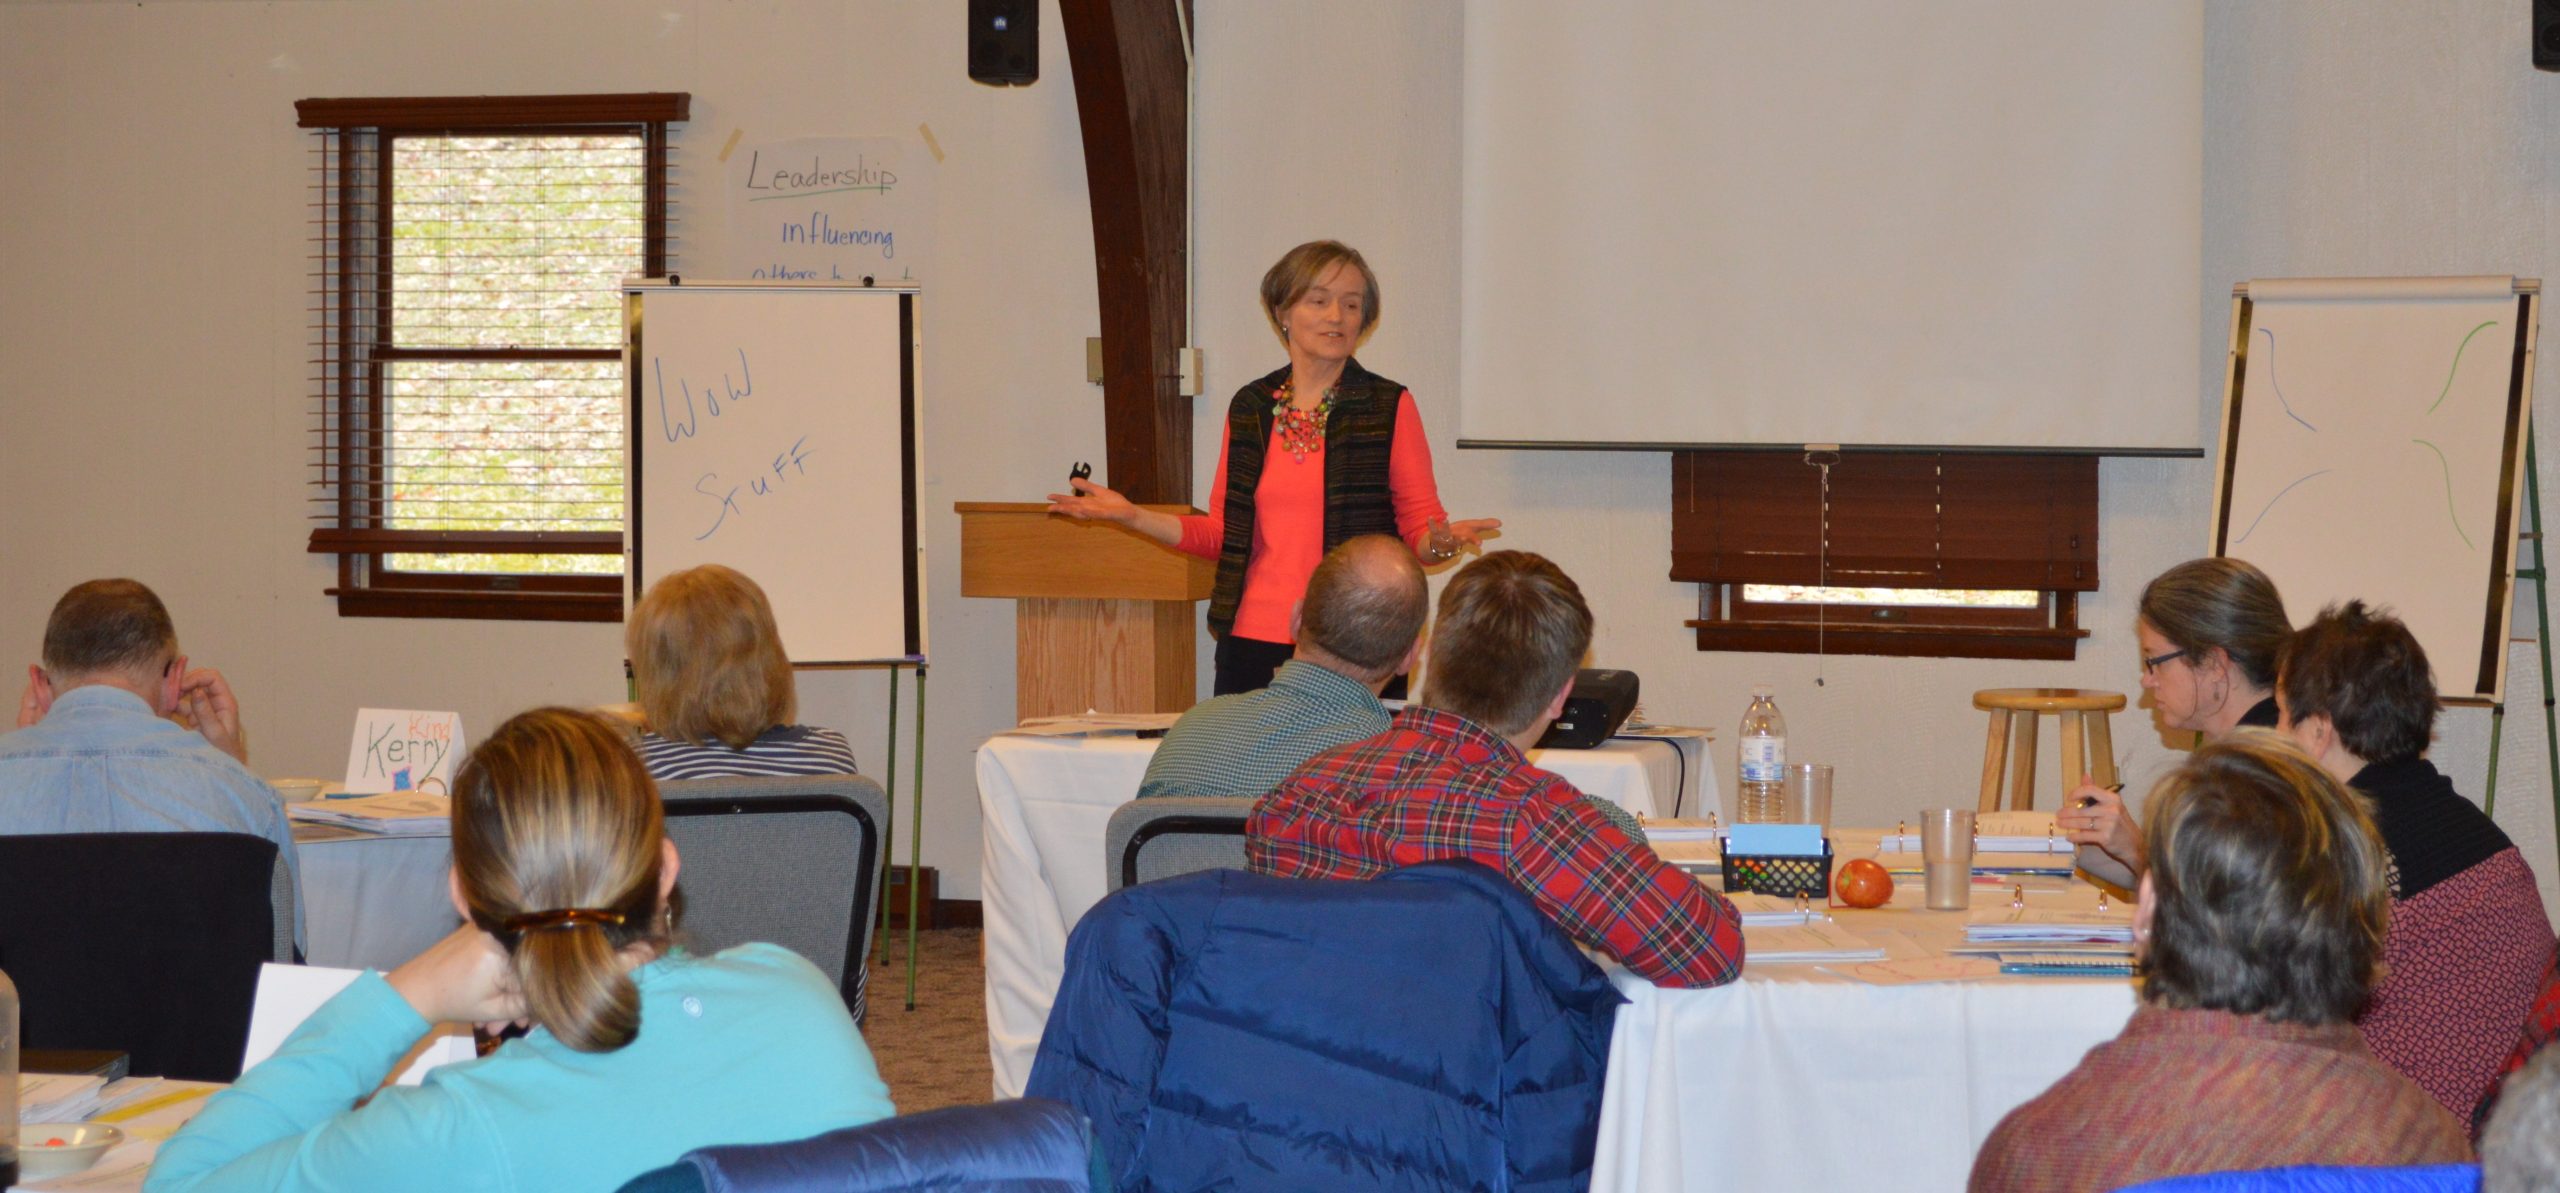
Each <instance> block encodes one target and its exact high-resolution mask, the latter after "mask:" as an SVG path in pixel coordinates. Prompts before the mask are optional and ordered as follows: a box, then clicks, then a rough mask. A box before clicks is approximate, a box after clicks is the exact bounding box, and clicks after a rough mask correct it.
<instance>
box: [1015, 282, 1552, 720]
mask: <svg viewBox="0 0 2560 1193" xmlns="http://www.w3.org/2000/svg"><path fill="white" fill-rule="evenodd" d="M1262 311H1263V314H1264V316H1265V317H1267V318H1268V319H1270V321H1271V329H1272V332H1273V333H1274V334H1276V335H1278V336H1279V337H1280V343H1281V346H1282V347H1284V348H1286V349H1288V352H1289V363H1288V365H1287V366H1286V367H1284V368H1281V369H1279V370H1277V371H1275V372H1273V373H1271V374H1270V375H1269V376H1266V377H1262V378H1260V379H1258V380H1255V381H1253V382H1251V383H1249V384H1247V385H1246V386H1245V387H1244V388H1243V389H1240V390H1238V391H1236V396H1235V400H1234V401H1233V402H1230V403H1229V404H1228V407H1227V434H1226V441H1225V446H1224V447H1222V448H1220V449H1219V453H1218V471H1217V474H1216V476H1215V477H1214V478H1213V479H1212V480H1211V481H1210V482H1209V502H1208V506H1209V512H1208V513H1206V514H1197V515H1192V516H1189V517H1176V516H1175V515H1172V514H1167V513H1163V512H1160V511H1156V510H1149V509H1141V508H1139V507H1138V506H1136V505H1134V504H1131V503H1130V501H1129V500H1128V499H1127V498H1125V497H1123V496H1121V495H1120V494H1119V493H1117V492H1114V491H1112V490H1110V489H1106V488H1103V487H1102V486H1100V485H1097V484H1094V483H1092V482H1091V481H1087V480H1081V479H1079V480H1075V481H1072V482H1070V483H1071V484H1072V485H1073V486H1074V488H1075V492H1073V493H1052V494H1050V495H1049V501H1050V505H1049V510H1050V512H1051V513H1058V514H1065V515H1067V516H1068V517H1071V518H1079V519H1084V518H1090V519H1096V520H1100V521H1105V522H1114V523H1118V524H1119V525H1122V526H1126V527H1128V528H1129V529H1131V530H1134V531H1136V532H1138V533H1140V534H1143V535H1145V536H1147V537H1148V538H1151V539H1154V540H1155V541H1157V542H1159V543H1163V544H1165V545H1166V546H1169V547H1176V548H1179V549H1181V550H1183V551H1186V552H1189V553H1190V554H1193V555H1198V556H1201V557H1203V558H1207V559H1215V560H1217V561H1218V579H1217V586H1216V588H1215V589H1214V590H1213V591H1212V593H1211V595H1210V599H1209V632H1210V633H1212V634H1215V635H1217V636H1218V656H1217V684H1216V694H1217V695H1221V696H1224V695H1227V694H1229V693H1233V692H1249V691H1252V690H1254V689H1256V688H1260V687H1262V686H1264V685H1266V684H1268V683H1270V682H1271V674H1272V672H1274V671H1276V670H1278V669H1279V667H1280V664H1282V663H1284V662H1287V661H1288V659H1289V655H1290V653H1291V651H1292V650H1293V649H1294V645H1293V644H1294V642H1295V639H1294V638H1293V637H1292V636H1291V634H1290V626H1289V623H1290V619H1291V616H1292V615H1293V613H1294V612H1295V610H1296V608H1297V604H1298V600H1299V598H1300V597H1302V596H1304V595H1305V594H1306V591H1307V577H1308V576H1310V575H1312V574H1313V573H1314V572H1315V568H1316V562H1317V561H1318V560H1320V559H1322V558H1324V553H1325V552H1326V551H1329V550H1332V549H1333V548H1334V547H1337V546H1340V545H1341V544H1343V543H1345V542H1348V541H1350V540H1351V539H1354V538H1357V537H1359V536H1361V535H1364V534H1387V535H1393V536H1395V537H1397V538H1400V539H1403V540H1404V541H1405V542H1406V544H1408V545H1410V546H1411V547H1412V548H1413V550H1414V553H1415V554H1416V555H1418V556H1420V557H1421V559H1422V561H1423V562H1424V563H1426V564H1429V563H1439V562H1443V561H1445V560H1448V559H1450V558H1452V557H1454V556H1456V555H1457V553H1458V549H1459V548H1460V547H1461V546H1472V545H1475V544H1477V543H1478V542H1479V541H1480V540H1481V539H1482V538H1483V537H1484V536H1485V535H1487V534H1490V533H1492V532H1493V531H1495V530H1498V529H1500V528H1501V526H1502V523H1501V522H1500V521H1499V520H1498V519H1493V518H1480V519H1475V520H1471V521H1459V522H1452V521H1449V515H1448V512H1447V511H1446V510H1443V509H1442V508H1441V507H1440V490H1439V486H1438V484H1437V482H1436V481H1435V480H1434V479H1433V477H1432V473H1431V445H1430V443H1429V442H1428V441H1426V440H1425V439H1424V438H1423V434H1422V416H1421V415H1420V414H1419V413H1417V412H1416V411H1415V409H1414V404H1413V393H1412V391H1410V390H1407V389H1406V388H1405V387H1403V386H1402V385H1399V384H1397V383H1395V382H1393V381H1389V380H1387V379H1386V378H1384V377H1380V376H1378V375H1377V374H1374V373H1371V372H1370V371H1368V370H1367V369H1364V368H1361V367H1360V362H1359V361H1357V360H1354V359H1352V355H1351V354H1352V351H1353V350H1354V349H1356V348H1358V347H1359V346H1360V344H1361V343H1362V342H1363V341H1365V340H1367V339H1368V338H1369V332H1370V330H1371V329H1373V328H1375V327H1376V326H1377V323H1378V278H1377V275H1376V274H1374V273H1371V272H1370V271H1369V263H1368V262H1367V261H1364V260H1362V259H1361V257H1360V254H1359V252H1358V251H1357V250H1355V249H1352V248H1351V247H1350V246H1348V245H1344V244H1342V243H1340V242H1337V241H1331V240H1317V241H1310V242H1308V243H1306V244H1302V245H1299V246H1298V247H1296V248H1294V249H1291V250H1289V252H1288V254H1287V255H1286V256H1283V257H1282V258H1280V260H1279V262H1278V263H1277V264H1275V265H1273V266H1272V267H1271V269H1270V272H1268V273H1265V274H1264V275H1263V276H1262ZM1399 682H1400V681H1399ZM1389 694H1390V695H1394V694H1399V693H1398V692H1397V691H1395V690H1393V689H1391V690H1390V692H1389Z"/></svg>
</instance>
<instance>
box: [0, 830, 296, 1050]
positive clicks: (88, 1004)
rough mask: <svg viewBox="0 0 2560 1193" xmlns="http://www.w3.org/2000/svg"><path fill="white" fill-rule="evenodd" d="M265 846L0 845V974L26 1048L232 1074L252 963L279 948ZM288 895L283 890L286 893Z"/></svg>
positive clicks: (108, 840) (157, 839) (235, 838)
mask: <svg viewBox="0 0 2560 1193" xmlns="http://www.w3.org/2000/svg"><path fill="white" fill-rule="evenodd" d="M278 852H279V851H278V850H277V848H276V844H275V842H273V841H269V840H267V839H266V838H264V837H253V836H249V835H247V834H244V833H195V832H186V833H67V834H58V835H57V834H44V835H30V836H0V969H5V970H6V971H7V972H8V974H9V979H10V980H11V981H12V982H14V983H16V985H17V987H18V1002H19V1020H20V1033H19V1034H20V1039H21V1040H22V1041H23V1043H24V1045H25V1046H26V1047H29V1048H48V1049H66V1048H67V1049H103V1050H112V1051H120V1052H124V1053H127V1054H128V1055H130V1056H131V1057H132V1071H133V1072H135V1073H142V1074H152V1075H158V1076H165V1077H183V1078H188V1079H190V1080H197V1081H230V1080H233V1079H235V1078H237V1077H239V1076H240V1054H241V1051H242V1049H244V1048H245V1047H246V1046H247V1045H248V1042H249V1010H250V1007H251V1005H252V1004H253V1003H254V1002H255V1001H256V999H257V993H258V967H259V966H261V965H263V964H265V963H266V962H268V961H270V960H274V959H276V952H277V948H278V928H277V925H278V923H279V922H280V920H281V922H282V924H283V925H284V927H283V932H282V936H283V940H282V944H283V947H284V949H285V951H286V952H287V953H288V954H290V951H291V947H292V918H293V910H292V905H291V903H290V900H289V897H288V898H287V899H286V901H285V902H284V905H283V906H282V907H281V908H279V907H278V893H277V890H276V888H277V885H278V884H277V880H276V874H277V871H278V870H279V869H280V868H281V867H280V865H279V859H278V856H277V855H278ZM286 885H288V886H289V884H286Z"/></svg>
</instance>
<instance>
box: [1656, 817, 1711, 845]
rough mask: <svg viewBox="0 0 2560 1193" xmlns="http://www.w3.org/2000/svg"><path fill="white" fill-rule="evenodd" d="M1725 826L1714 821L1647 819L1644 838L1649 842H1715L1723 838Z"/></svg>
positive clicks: (1687, 818)
mask: <svg viewBox="0 0 2560 1193" xmlns="http://www.w3.org/2000/svg"><path fill="white" fill-rule="evenodd" d="M1724 834H1725V829H1724V826H1723V825H1720V824H1716V823H1714V822H1712V821H1706V820H1698V819H1694V818H1691V817H1682V818H1680V819H1678V820H1655V819H1653V818H1651V817H1647V818H1645V822H1644V836H1645V839H1646V840H1648V841H1654V842H1665V841H1715V840H1719V839H1721V838H1723V836H1724Z"/></svg>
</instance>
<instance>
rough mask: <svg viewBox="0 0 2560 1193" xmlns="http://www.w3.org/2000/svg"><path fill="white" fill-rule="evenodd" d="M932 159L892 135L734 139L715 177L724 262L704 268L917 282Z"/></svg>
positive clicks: (799, 278)
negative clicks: (724, 202) (723, 219)
mask: <svg viewBox="0 0 2560 1193" xmlns="http://www.w3.org/2000/svg"><path fill="white" fill-rule="evenodd" d="M932 165H933V162H932V160H931V159H930V158H928V157H926V156H925V155H924V153H923V152H921V151H920V150H919V149H918V148H917V147H915V146H914V145H911V144H909V143H908V142H907V141H906V140H905V139H904V138H900V137H801V138H798V139H796V140H790V141H767V142H761V143H753V144H748V145H744V146H740V147H739V148H738V149H736V150H734V151H733V152H732V153H731V154H730V155H729V158H728V167H727V171H726V178H725V179H724V181H725V183H726V186H725V188H724V189H725V191H726V192H727V198H728V201H729V259H728V262H727V265H728V268H726V269H723V270H714V271H712V272H713V273H714V274H716V275H717V276H723V277H737V278H754V279H760V280H766V281H784V282H856V283H858V282H860V281H862V279H864V278H866V277H867V278H871V279H873V280H874V281H875V282H876V283H877V284H879V285H883V286H890V285H902V284H912V283H915V282H917V281H921V280H923V279H924V278H926V277H927V276H929V272H928V270H927V269H926V267H925V258H926V248H927V242H928V240H929V239H930V233H931V229H930V227H929V226H928V221H929V220H930V218H931V216H932V211H933V207H932V202H931V198H930V192H929V190H928V183H929V182H930V180H931V178H932V173H933V171H932V169H931V167H932ZM685 272H686V273H691V272H693V271H692V270H690V269H688V270H686V271H685Z"/></svg>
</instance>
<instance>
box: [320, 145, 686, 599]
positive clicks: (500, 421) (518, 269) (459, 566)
mask: <svg viewBox="0 0 2560 1193" xmlns="http://www.w3.org/2000/svg"><path fill="white" fill-rule="evenodd" d="M688 106H689V101H688V98H687V97H686V96H685V95H682V94H635V95H575V96H512V97H481V98H473V99H373V100H368V99H356V100H325V99H315V100H304V101H302V102H301V103H299V104H297V105H295V107H296V110H297V112H298V113H299V115H300V120H301V124H302V126H303V127H305V128H310V129H313V130H315V136H314V144H313V165H312V172H313V183H312V196H313V197H312V227H313V242H314V245H313V250H314V251H313V253H312V260H313V262H314V266H313V274H312V295H313V299H314V301H313V304H312V312H313V336H314V342H315V344H316V345H317V348H318V350H317V351H316V352H315V353H314V355H313V364H314V369H313V391H314V395H315V403H314V410H313V422H312V427H313V441H314V442H313V458H314V462H315V469H314V473H313V486H312V492H313V511H312V519H313V522H314V528H313V530H312V532H311V539H310V549H311V550H312V551H313V552H315V553H332V554H335V555H337V556H338V560H339V569H338V574H339V579H338V584H337V585H336V586H335V587H333V588H331V589H330V593H331V595H333V596H335V597H337V598H338V608H339V612H340V613H341V614H342V615H347V616H393V617H503V618H529V619H551V620H593V621H612V620H615V619H617V618H618V617H620V615H621V612H620V611H621V600H620V592H621V579H620V577H621V571H622V533H623V516H624V510H625V483H626V477H625V460H626V456H627V454H626V450H625V440H626V434H625V432H626V426H627V418H626V404H627V401H626V397H625V392H626V391H625V382H624V375H623V359H622V341H623V323H622V295H621V283H622V280H623V279H624V278H626V277H629V276H633V275H645V276H653V277H654V276H662V275H664V274H665V273H666V272H667V268H668V258H669V250H668V245H669V242H670V236H669V227H670V225H671V224H672V223H673V216H672V203H671V201H670V192H671V189H672V187H671V182H670V173H671V171H670V168H669V164H668V136H669V129H670V126H671V125H674V124H678V123H681V122H682V121H683V120H684V119H685V118H686V114H687V108H688Z"/></svg>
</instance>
